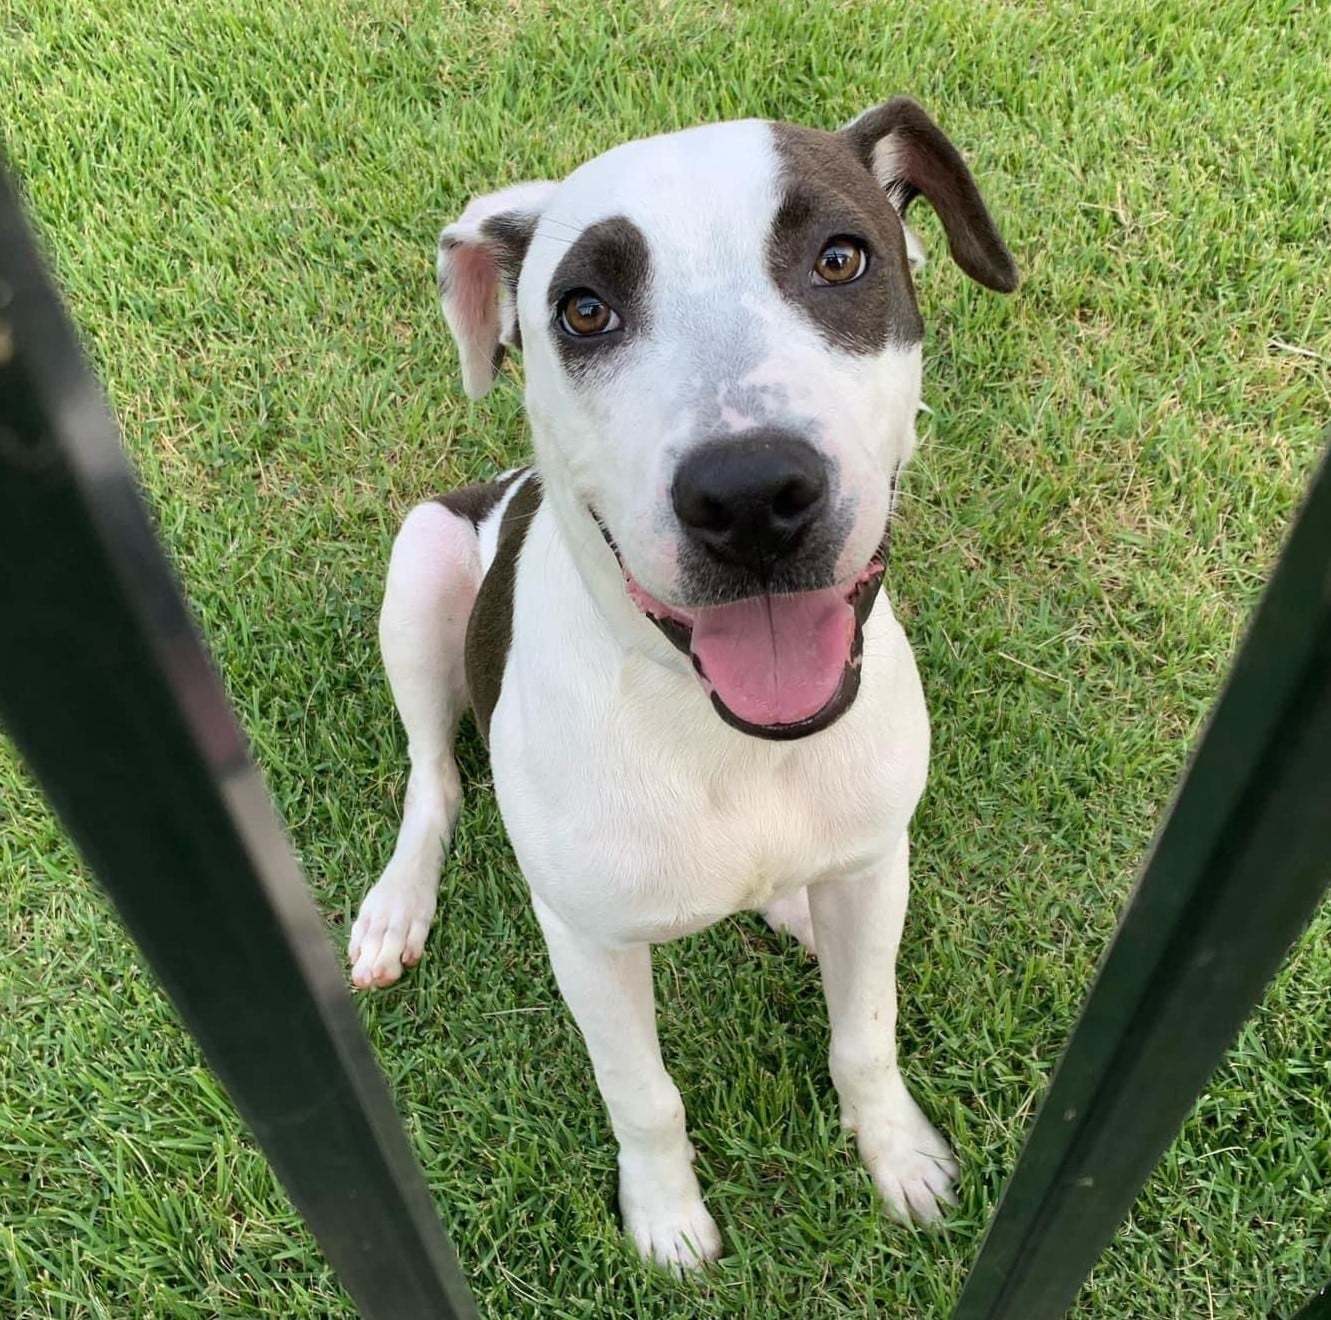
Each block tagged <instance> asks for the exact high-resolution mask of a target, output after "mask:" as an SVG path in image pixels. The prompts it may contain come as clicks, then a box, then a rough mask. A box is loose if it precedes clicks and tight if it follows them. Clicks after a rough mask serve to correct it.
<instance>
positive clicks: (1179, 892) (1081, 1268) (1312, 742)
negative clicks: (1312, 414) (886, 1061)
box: [955, 461, 1331, 1320]
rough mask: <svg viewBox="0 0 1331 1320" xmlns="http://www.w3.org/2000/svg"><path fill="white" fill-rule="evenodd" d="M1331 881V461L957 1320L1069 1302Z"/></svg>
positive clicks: (1087, 1008) (1047, 1309)
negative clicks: (1330, 880)
mask: <svg viewBox="0 0 1331 1320" xmlns="http://www.w3.org/2000/svg"><path fill="white" fill-rule="evenodd" d="M1142 718H1143V719H1149V718H1150V712H1149V711H1143V712H1142ZM1329 879H1331V461H1328V462H1324V463H1323V465H1322V468H1321V471H1320V472H1319V474H1318V475H1317V477H1316V478H1315V479H1314V481H1313V485H1312V488H1311V491H1310V493H1309V495H1308V497H1307V500H1306V502H1305V504H1304V507H1303V510H1302V512H1301V513H1300V515H1299V517H1298V518H1297V520H1296V522H1295V525H1294V529H1293V531H1292V533H1291V534H1290V537H1289V540H1288V542H1287V544H1286V546H1285V550H1284V553H1283V554H1282V555H1281V558H1280V561H1279V563H1278V564H1277V565H1276V570H1275V573H1274V575H1273V577H1272V580H1271V583H1270V585H1269V586H1268V588H1267V590H1266V593H1265V595H1264V596H1263V598H1262V601H1261V604H1260V605H1259V607H1258V610H1257V613H1256V615H1255V617H1254V620H1253V623H1252V626H1251V628H1250V631H1249V633H1248V636H1247V638H1246V639H1245V641H1244V643H1243V646H1242V647H1241V649H1240V651H1239V655H1238V659H1237V660H1236V662H1235V664H1234V668H1233V671H1232V672H1231V674H1230V677H1229V681H1228V683H1227V685H1226V687H1225V690H1224V692H1223V694H1222V696H1221V698H1220V701H1219V703H1218V704H1217V706H1216V708H1215V710H1214V712H1213V713H1212V716H1211V720H1210V723H1209V725H1208V726H1207V728H1206V730H1205V733H1204V735H1203V737H1202V739H1201V742H1200V744H1199V746H1198V748H1197V750H1196V753H1195V755H1194V758H1193V761H1192V764H1191V766H1190V767H1189V769H1188V772H1187V774H1186V775H1185V776H1184V779H1183V782H1182V785H1181V787H1180V789H1179V791H1178V794H1177V796H1176V798H1175V800H1174V803H1173V806H1172V808H1171V809H1170V811H1169V812H1168V814H1167V816H1166V818H1165V821H1164V824H1163V825H1162V827H1161V829H1160V832H1159V834H1158V835H1157V838H1156V841H1155V845H1154V847H1153V849H1152V851H1151V853H1150V855H1149V857H1148V859H1147V861H1146V864H1145V867H1144V869H1143V871H1142V873H1141V876H1140V878H1139V880H1138V882H1137V886H1136V889H1135V890H1134V892H1133V894H1132V897H1131V900H1130V901H1129V903H1128V906H1127V909H1126V911H1125V912H1124V915H1123V918H1122V921H1121V923H1120V925H1119V928H1118V932H1117V934H1116V935H1115V937H1114V940H1113V942H1112V944H1111V945H1110V947H1109V950H1108V952H1107V954H1106V955H1105V957H1104V959H1103V961H1102V963H1101V965H1100V970H1099V973H1098V975H1097V977H1096V981H1095V984H1094V986H1093V988H1092V990H1091V993H1090V996H1089V997H1088V999H1087V1001H1086V1004H1085V1005H1084V1007H1083V1009H1082V1014H1081V1018H1080V1020H1079V1021H1078V1023H1077V1026H1076V1028H1075V1030H1074V1031H1073V1033H1072V1036H1071V1038H1070V1039H1069V1041H1068V1044H1067V1046H1066V1048H1065V1050H1064V1053H1063V1057H1062V1060H1061V1061H1060V1063H1059V1065H1058V1069H1057V1071H1056V1073H1055V1075H1054V1078H1053V1082H1052V1084H1051V1085H1050V1088H1049V1094H1048V1096H1047V1098H1046V1099H1045V1101H1044V1104H1043V1105H1042V1106H1041V1108H1040V1113H1039V1116H1038V1118H1037V1119H1036V1122H1035V1124H1034V1126H1033V1127H1032V1129H1031V1132H1030V1135H1029V1137H1028V1139H1027V1141H1026V1145H1025V1148H1024V1150H1023V1151H1022V1154H1021V1158H1020V1160H1019V1161H1018V1163H1017V1168H1016V1170H1015V1172H1014V1173H1013V1175H1012V1178H1011V1180H1010V1181H1009V1183H1008V1186H1007V1189H1006V1191H1005V1192H1004V1195H1003V1199H1002V1202H1001V1203H1000V1205H999V1209H998V1212H997V1214H996V1215H995V1217H994V1220H993V1222H992V1224H991V1225H990V1227H989V1232H988V1234H987V1236H986V1238H985V1241H984V1244H983V1246H982V1248H981V1250H980V1254H979V1257H978V1258H977V1260H976V1262H975V1265H974V1267H973V1268H972V1270H971V1274H970V1277H969V1278H968V1279H967V1281H966V1285H965V1287H964V1289H963V1291H962V1295H961V1299H960V1301H959V1302H958V1305H957V1309H956V1312H955V1320H1052V1317H1056V1316H1061V1315H1063V1314H1064V1312H1065V1311H1066V1310H1067V1308H1068V1307H1069V1306H1070V1305H1071V1304H1072V1302H1073V1300H1074V1298H1075V1296H1076V1293H1077V1290H1078V1289H1079V1287H1080V1286H1081V1283H1082V1281H1083V1280H1084V1279H1085V1277H1086V1275H1087V1274H1088V1273H1089V1272H1090V1269H1091V1267H1092V1265H1093V1264H1094V1263H1095V1260H1096V1258H1097V1257H1098V1256H1099V1254H1100V1252H1101V1251H1102V1250H1103V1248H1104V1246H1105V1244H1106V1242H1107V1241H1108V1240H1109V1238H1110V1237H1111V1236H1112V1234H1113V1232H1114V1229H1115V1228H1116V1226H1117V1225H1118V1223H1119V1221H1120V1220H1121V1219H1122V1218H1123V1216H1124V1215H1125V1214H1126V1213H1127V1211H1128V1209H1129V1207H1130V1206H1131V1204H1132V1201H1133V1199H1134V1198H1135V1197H1136V1195H1137V1193H1138V1191H1139V1190H1140V1189H1141V1187H1142V1184H1143V1183H1144V1182H1145V1181H1146V1179H1147V1177H1148V1176H1149V1174H1150V1172H1151V1170H1152V1168H1153V1167H1154V1166H1155V1163H1156V1161H1157V1160H1158V1159H1159V1158H1160V1155H1161V1153H1162V1152H1163V1151H1164V1149H1165V1147H1166V1146H1167V1145H1168V1144H1169V1142H1170V1141H1171V1140H1173V1138H1174V1136H1175V1134H1176V1133H1177V1132H1178V1130H1179V1128H1180V1126H1181V1125H1182V1123H1183V1121H1184V1120H1185V1119H1186V1117H1187V1115H1188V1113H1189V1111H1190V1110H1191V1108H1192V1105H1193V1103H1194V1101H1195V1100H1196V1097H1197V1095H1198V1093H1199V1092H1200V1091H1201V1089H1202V1087H1203V1086H1204V1085H1205V1084H1206V1080H1207V1078H1208V1077H1209V1076H1210V1074H1211V1072H1212V1071H1213V1070H1214V1069H1215V1067H1216V1065H1217V1064H1218V1063H1219V1062H1220V1061H1221V1058H1222V1056H1223V1054H1224V1051H1225V1049H1226V1047H1227V1046H1228V1044H1229V1042H1230V1040H1231V1039H1232V1038H1233V1036H1234V1034H1235V1033H1236V1032H1237V1030H1238V1028H1239V1026H1240V1025H1241V1024H1242V1022H1243V1020H1244V1019H1245V1018H1246V1017H1247V1016H1248V1014H1249V1013H1250V1012H1251V1011H1252V1009H1253V1008H1254V1006H1255V1005H1256V1004H1257V1003H1258V1001H1259V999H1260V998H1261V995H1262V991H1263V989H1264V987H1265V986H1266V984H1267V982H1268V981H1269V980H1270V978H1271V976H1272V975H1273V974H1274V973H1275V971H1276V970H1277V968H1278V966H1279V964H1280V961H1281V959H1282V958H1283V956H1284V955H1285V953H1286V951H1287V950H1288V949H1289V947H1290V945H1291V943H1292V942H1293V941H1294V940H1295V939H1296V938H1297V936H1298V934H1299V932H1300V931H1301V930H1302V928H1303V926H1304V925H1305V923H1306V922H1307V920H1308V918H1309V917H1310V916H1311V914H1312V912H1313V911H1314V909H1315V907H1316V905H1317V903H1318V900H1319V899H1320V898H1321V896H1322V894H1323V893H1324V891H1325V889H1326V886H1327V883H1328V880H1329Z"/></svg>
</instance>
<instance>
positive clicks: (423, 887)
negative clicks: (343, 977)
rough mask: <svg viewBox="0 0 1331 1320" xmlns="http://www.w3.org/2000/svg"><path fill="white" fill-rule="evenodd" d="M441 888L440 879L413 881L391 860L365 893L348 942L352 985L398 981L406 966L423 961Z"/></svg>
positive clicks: (389, 983) (358, 987)
mask: <svg viewBox="0 0 1331 1320" xmlns="http://www.w3.org/2000/svg"><path fill="white" fill-rule="evenodd" d="M435 892H436V887H435V885H434V883H421V882H420V881H419V880H415V879H409V878H407V877H406V876H405V875H404V874H403V873H402V872H401V871H398V870H395V868H394V867H393V865H392V864H391V863H390V864H389V867H388V870H386V871H385V872H384V874H383V878H382V879H381V880H380V881H379V883H378V884H376V885H375V886H374V888H373V889H371V890H370V892H369V893H368V894H366V895H365V901H364V902H363V903H362V904H361V908H360V915H359V916H357V918H356V924H355V925H354V926H352V928H351V939H350V940H349V941H348V943H347V961H348V962H349V963H350V964H351V983H352V984H353V985H354V986H356V988H357V989H360V990H368V989H370V988H371V987H372V986H375V987H382V986H386V985H392V984H393V982H394V981H396V980H397V979H398V977H399V976H401V975H402V971H403V968H406V967H414V966H415V965H416V964H417V963H418V962H420V960H421V954H422V953H423V952H424V951H425V936H426V935H427V934H428V933H429V930H430V919H431V918H432V917H433V916H434V904H435Z"/></svg>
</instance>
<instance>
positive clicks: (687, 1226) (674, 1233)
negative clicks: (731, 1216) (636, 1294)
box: [620, 1192, 721, 1274]
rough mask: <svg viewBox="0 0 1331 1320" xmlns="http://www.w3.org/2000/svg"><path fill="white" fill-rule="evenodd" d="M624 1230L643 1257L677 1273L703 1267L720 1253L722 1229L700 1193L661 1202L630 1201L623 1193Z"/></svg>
mask: <svg viewBox="0 0 1331 1320" xmlns="http://www.w3.org/2000/svg"><path fill="white" fill-rule="evenodd" d="M620 1208H621V1210H622V1211H623V1215H624V1230H625V1232H626V1233H627V1234H628V1235H629V1237H630V1238H632V1239H633V1245H634V1246H635V1247H637V1248H638V1253H639V1254H640V1255H641V1256H642V1257H643V1259H644V1260H649V1261H651V1262H653V1263H654V1264H656V1265H660V1266H662V1267H663V1268H665V1269H668V1270H670V1271H672V1272H673V1273H675V1274H680V1273H682V1272H683V1271H684V1270H696V1269H701V1268H702V1266H704V1265H706V1264H707V1262H708V1261H709V1260H715V1259H716V1258H717V1257H718V1256H719V1255H720V1254H721V1230H720V1229H719V1228H717V1226H716V1221H715V1220H714V1219H713V1218H712V1216H711V1214H710V1213H708V1210H707V1207H706V1206H705V1205H703V1203H702V1197H701V1196H696V1195H695V1196H694V1197H693V1198H692V1199H691V1200H685V1201H680V1202H674V1203H670V1202H665V1203H662V1204H658V1205H652V1204H646V1203H642V1204H638V1205H632V1206H631V1205H630V1204H629V1202H628V1201H627V1199H626V1198H625V1197H624V1195H623V1194H622V1192H621V1194H620Z"/></svg>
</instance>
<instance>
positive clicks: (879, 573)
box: [589, 509, 888, 740]
mask: <svg viewBox="0 0 1331 1320" xmlns="http://www.w3.org/2000/svg"><path fill="white" fill-rule="evenodd" d="M589 511H590V513H591V515H592V518H593V519H594V520H595V522H596V525H597V527H598V528H599V529H600V531H601V535H602V536H603V537H604V538H605V543H606V544H607V545H608V546H609V547H610V549H611V551H612V552H613V554H614V556H615V561H616V562H617V563H618V565H619V570H620V572H621V573H622V574H623V576H624V581H625V585H626V587H627V589H628V595H629V598H630V599H631V600H632V601H633V603H634V604H635V605H636V606H637V607H638V610H639V611H640V613H642V615H643V616H644V617H645V618H647V619H648V620H650V622H652V623H653V624H655V625H656V627H657V628H658V629H659V630H660V632H661V633H662V635H663V636H664V637H665V638H666V640H667V641H669V642H670V644H671V645H672V646H674V647H675V649H676V650H678V651H679V652H681V653H682V654H683V655H686V656H688V658H689V661H690V663H691V664H692V665H693V669H694V671H695V673H696V674H697V675H698V678H699V680H700V681H701V683H702V685H703V688H704V690H705V691H706V692H707V694H708V696H709V697H710V698H711V702H712V705H713V707H714V708H715V709H716V712H717V714H718V715H720V716H721V718H722V719H723V720H724V721H725V722H726V723H727V724H729V725H730V726H731V727H732V728H735V729H738V730H739V731H740V732H742V733H747V734H751V735H753V736H755V737H759V738H768V739H773V740H789V739H795V738H805V737H808V735H809V734H812V733H817V732H819V731H820V730H822V729H825V728H827V727H828V725H830V724H832V723H833V722H834V721H835V720H836V719H838V718H839V717H840V716H841V715H844V714H845V712H846V711H847V710H848V709H849V708H850V705H851V703H852V702H853V701H854V699H855V696H856V694H857V693H858V691H859V686H860V665H861V661H862V660H863V655H864V633H863V628H864V622H865V620H866V619H867V618H868V617H869V614H870V612H871V611H872V610H873V606H874V601H875V600H876V599H877V596H878V588H879V586H880V585H881V584H882V581H883V575H884V573H885V572H886V567H887V542H888V536H887V533H886V532H885V533H884V535H883V540H882V542H881V543H880V544H879V546H878V549H877V550H876V551H875V552H874V554H873V556H872V558H871V559H870V560H869V562H868V563H867V564H866V565H865V566H864V567H863V568H862V569H861V570H860V572H859V573H858V574H857V575H856V576H855V578H854V579H853V580H852V581H850V582H849V583H847V584H846V586H845V589H844V594H845V599H846V601H847V603H848V604H849V605H850V606H851V609H852V610H853V611H854V615H855V632H854V637H853V640H852V643H851V648H850V653H849V655H848V657H847V660H846V664H845V666H844V668H843V670H842V674H841V681H840V683H839V684H838V686H837V689H836V691H835V692H833V694H832V696H831V697H830V698H828V700H827V701H826V702H825V703H824V704H823V705H822V706H821V707H820V708H819V709H818V710H817V711H815V712H814V713H813V714H812V715H809V716H808V717H806V718H805V719H802V720H797V721H795V722H793V723H787V724H779V723H778V724H754V723H751V722H750V721H748V720H745V719H742V718H740V716H738V715H736V714H735V713H734V712H733V711H732V710H731V709H730V708H729V707H728V706H727V705H726V704H725V702H724V701H723V700H722V699H721V697H720V695H719V694H718V693H717V692H716V691H715V689H714V688H713V687H712V684H711V682H710V680H709V679H708V677H707V673H706V671H705V670H704V668H703V665H702V662H701V661H700V660H699V659H698V657H697V655H695V654H694V652H693V648H692V641H693V622H692V619H691V617H690V611H689V609H688V608H687V607H683V606H673V605H669V604H667V603H666V602H664V601H658V600H656V598H655V597H652V596H649V595H648V593H646V592H645V591H643V589H642V588H641V587H640V586H639V584H638V582H637V579H636V578H635V577H634V576H633V573H632V571H631V570H630V569H629V567H628V566H627V565H626V564H625V563H624V556H623V555H622V554H620V551H619V546H618V545H617V544H616V542H615V538H614V536H613V534H612V533H611V531H610V529H609V528H608V527H607V526H606V524H605V521H604V519H602V518H601V516H600V515H599V514H598V513H597V512H596V510H595V509H591V510H589ZM750 599H755V598H754V597H751V598H750ZM662 607H664V610H665V611H666V612H665V613H662Z"/></svg>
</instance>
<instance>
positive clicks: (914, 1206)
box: [855, 1084, 959, 1225]
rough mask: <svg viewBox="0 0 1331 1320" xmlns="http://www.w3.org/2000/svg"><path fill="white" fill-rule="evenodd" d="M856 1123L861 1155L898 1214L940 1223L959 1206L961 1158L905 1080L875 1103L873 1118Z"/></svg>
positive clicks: (906, 1218)
mask: <svg viewBox="0 0 1331 1320" xmlns="http://www.w3.org/2000/svg"><path fill="white" fill-rule="evenodd" d="M897 1089H898V1088H897V1087H894V1088H893V1090H894V1091H895V1090H897ZM855 1126H856V1129H857V1136H858V1138H859V1147H860V1157H861V1158H862V1159H863V1160H864V1163H865V1167H866V1168H867V1169H868V1170H869V1174H870V1176H871V1177H872V1178H873V1183H874V1186H875V1187H876V1188H877V1189H878V1193H879V1195H880V1196H881V1197H882V1198H883V1201H884V1203H885V1204H886V1206H887V1211H888V1214H890V1215H891V1216H892V1218H893V1219H896V1220H899V1221H900V1222H901V1223H903V1224H912V1223H914V1224H922V1225H923V1224H936V1223H937V1222H938V1221H939V1220H940V1219H941V1218H942V1217H943V1212H944V1210H945V1209H946V1208H947V1207H948V1206H953V1205H956V1203H957V1198H956V1195H955V1194H954V1193H953V1191H952V1184H953V1183H954V1182H955V1181H956V1178H957V1174H958V1172H959V1170H958V1168H957V1161H956V1159H955V1158H954V1157H953V1155H952V1151H951V1150H950V1149H949V1148H948V1144H947V1142H946V1141H944V1140H943V1138H942V1137H941V1136H940V1135H939V1133H938V1131H937V1130H936V1129H935V1128H934V1125H933V1124H932V1123H930V1122H929V1120H928V1119H927V1118H925V1116H924V1114H923V1113H921V1112H920V1107H919V1105H917V1104H916V1103H915V1101H914V1100H913V1099H912V1098H911V1096H910V1093H909V1092H908V1091H907V1090H906V1088H905V1085H904V1084H900V1085H899V1094H898V1095H895V1096H893V1098H892V1100H891V1102H890V1103H888V1104H887V1105H884V1106H882V1107H881V1108H878V1107H875V1116H874V1117H873V1118H865V1119H862V1120H861V1121H860V1122H858V1123H857V1124H856V1125H855Z"/></svg>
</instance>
